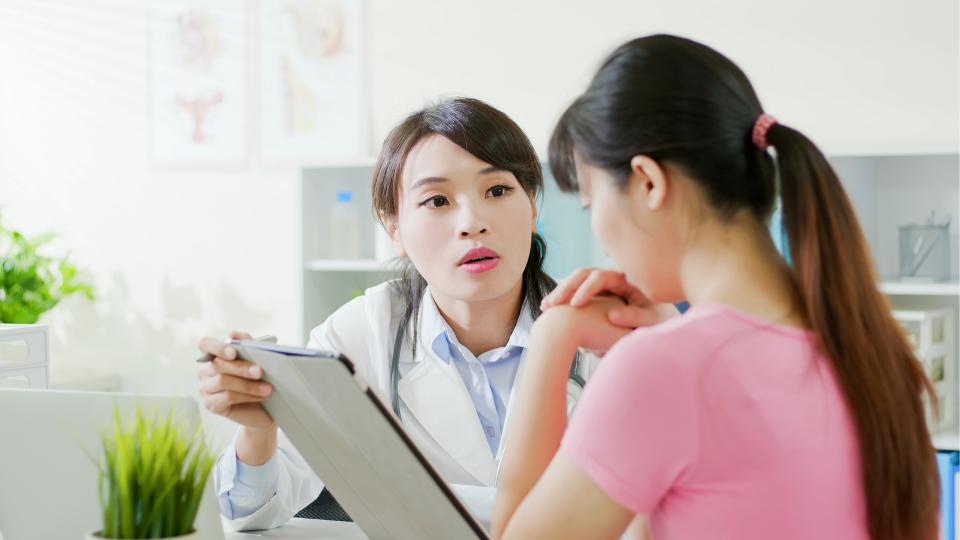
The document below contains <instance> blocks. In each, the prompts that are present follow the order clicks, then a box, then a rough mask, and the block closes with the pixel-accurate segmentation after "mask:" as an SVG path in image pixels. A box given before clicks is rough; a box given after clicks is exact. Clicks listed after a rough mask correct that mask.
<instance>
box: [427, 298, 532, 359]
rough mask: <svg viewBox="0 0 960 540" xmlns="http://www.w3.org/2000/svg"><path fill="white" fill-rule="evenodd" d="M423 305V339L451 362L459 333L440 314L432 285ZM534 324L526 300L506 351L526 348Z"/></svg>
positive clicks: (440, 355) (458, 343)
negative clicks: (432, 293) (432, 292)
mask: <svg viewBox="0 0 960 540" xmlns="http://www.w3.org/2000/svg"><path fill="white" fill-rule="evenodd" d="M421 306H423V307H422V308H421V310H422V311H421V312H420V331H421V333H422V334H421V335H422V336H423V340H424V341H425V342H426V343H428V344H429V345H430V347H431V349H432V350H433V352H434V353H436V355H437V356H439V357H440V358H441V359H442V360H444V361H445V362H449V361H450V358H451V355H452V354H453V353H452V352H451V349H453V348H456V347H457V346H459V345H460V342H459V341H458V340H457V335H456V334H455V333H454V332H453V329H452V328H450V325H449V324H447V321H446V319H444V318H443V315H441V314H440V309H439V308H437V304H436V302H434V300H433V296H432V295H431V294H430V287H426V289H425V290H424V291H423V298H422V299H421ZM532 326H533V313H532V312H531V311H530V305H529V303H528V302H527V301H526V300H524V302H523V307H522V308H521V309H520V316H519V317H518V318H517V323H516V325H514V327H513V332H511V333H510V339H508V340H507V344H506V345H505V346H504V347H503V349H504V350H505V351H510V350H512V349H514V348H520V349H526V348H527V346H528V345H529V343H530V328H531V327H532ZM498 356H502V355H498Z"/></svg>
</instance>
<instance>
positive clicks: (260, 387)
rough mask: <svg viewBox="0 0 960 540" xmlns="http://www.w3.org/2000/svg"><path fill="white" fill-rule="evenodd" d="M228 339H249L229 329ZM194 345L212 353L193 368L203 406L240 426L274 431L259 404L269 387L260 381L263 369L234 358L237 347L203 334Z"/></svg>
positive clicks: (267, 394) (267, 392) (270, 388)
mask: <svg viewBox="0 0 960 540" xmlns="http://www.w3.org/2000/svg"><path fill="white" fill-rule="evenodd" d="M230 338H231V339H253V337H252V336H251V335H250V334H247V333H245V332H231V333H230ZM198 347H199V349H200V350H201V351H203V352H205V353H207V354H209V355H211V356H213V361H212V362H205V363H203V364H201V365H200V367H199V368H197V379H198V381H199V382H198V383H197V389H198V390H199V392H200V397H201V398H202V399H203V405H204V406H205V407H206V408H207V409H208V410H209V411H210V412H213V413H215V414H219V415H221V416H225V417H227V418H229V419H231V420H233V421H234V422H236V423H238V424H240V425H242V426H247V427H250V428H258V429H272V430H274V431H276V424H275V423H274V421H273V419H272V418H270V415H269V414H267V411H266V410H264V408H263V406H262V405H260V402H261V401H263V400H264V399H266V397H267V396H269V395H270V393H271V392H272V390H273V387H272V386H271V385H270V384H268V383H265V382H263V381H261V380H260V378H261V377H263V368H261V367H260V366H258V365H256V364H254V363H252V362H247V361H246V360H241V359H239V358H237V350H236V349H235V348H233V347H231V346H230V345H227V344H225V343H224V342H223V341H222V340H220V339H217V338H213V337H205V338H203V339H201V340H200V343H199V344H198Z"/></svg>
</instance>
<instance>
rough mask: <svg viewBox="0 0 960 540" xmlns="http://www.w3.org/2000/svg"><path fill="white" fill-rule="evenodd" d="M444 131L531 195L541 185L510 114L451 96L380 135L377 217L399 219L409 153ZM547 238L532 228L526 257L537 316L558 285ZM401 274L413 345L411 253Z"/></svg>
mask: <svg viewBox="0 0 960 540" xmlns="http://www.w3.org/2000/svg"><path fill="white" fill-rule="evenodd" d="M433 134H437V135H442V136H444V137H446V138H447V139H449V140H450V141H451V142H452V143H454V144H456V145H457V146H459V147H460V148H463V149H464V150H466V151H467V152H469V153H470V154H472V155H474V156H475V157H477V158H478V159H480V160H481V161H484V162H486V163H489V164H490V165H494V166H496V167H500V168H502V169H505V170H507V171H510V172H511V173H513V175H514V176H515V177H516V179H517V181H518V182H519V183H520V186H521V187H522V188H523V190H524V191H525V192H526V193H527V195H528V196H530V197H531V198H532V199H534V200H536V198H537V196H538V195H539V194H540V192H541V190H542V189H543V171H542V170H541V167H540V161H539V160H538V159H537V153H536V151H534V149H533V146H532V145H531V144H530V140H529V139H527V136H526V135H525V134H524V133H523V130H521V129H520V127H519V126H517V124H516V123H514V121H513V120H511V119H510V117H509V116H507V115H506V114H504V113H502V112H500V111H499V110H497V109H495V108H493V107H491V106H490V105H487V104H486V103H484V102H483V101H480V100H478V99H472V98H463V97H458V98H450V99H445V100H442V101H440V102H439V103H436V104H435V105H431V106H429V107H426V108H424V109H423V110H420V111H417V112H415V113H413V114H411V115H410V116H408V117H407V118H406V119H405V120H404V121H403V122H401V123H400V125H398V126H397V127H395V128H393V130H391V131H390V133H389V134H388V135H387V138H386V139H385V140H384V141H383V148H382V149H381V150H380V156H379V157H378V158H377V164H376V165H375V166H374V172H373V209H374V212H375V213H376V215H377V218H378V219H379V220H380V222H381V223H384V224H385V223H387V222H389V221H394V220H396V219H397V214H398V212H399V206H398V205H399V195H400V187H401V182H400V175H401V172H402V171H403V164H404V161H405V160H406V158H407V154H409V153H410V150H412V149H413V147H414V146H416V144H417V143H418V142H420V141H421V140H422V139H423V138H425V137H427V136H428V135H433ZM546 249H547V246H546V243H545V242H544V241H543V238H541V237H540V235H538V234H536V233H534V234H533V239H532V242H531V244H530V257H529V258H528V259H527V265H526V267H524V270H523V277H522V281H523V288H522V293H521V294H522V298H523V299H525V300H526V301H527V303H528V305H529V306H530V309H531V311H532V313H531V315H532V316H533V317H534V318H536V317H538V316H539V315H540V301H541V300H543V297H544V296H546V295H547V293H549V292H550V290H551V289H553V287H555V286H556V282H555V281H554V280H553V279H552V278H551V277H550V276H548V275H547V274H546V272H544V271H543V262H544V258H545V256H546ZM399 273H400V279H399V280H397V281H395V282H394V286H395V287H397V288H398V290H399V292H400V294H401V297H402V298H403V304H404V305H403V313H404V315H403V316H404V319H403V320H404V321H408V322H409V323H410V324H411V326H412V329H413V332H412V334H411V335H412V340H413V341H412V344H413V348H414V351H415V350H416V343H417V328H418V324H417V322H418V318H419V315H420V301H421V299H422V298H423V293H424V290H425V288H426V286H427V283H426V280H424V279H423V276H421V275H420V273H419V272H418V271H417V269H416V267H414V266H413V263H411V262H410V260H409V259H405V260H403V261H401V263H400V272H399Z"/></svg>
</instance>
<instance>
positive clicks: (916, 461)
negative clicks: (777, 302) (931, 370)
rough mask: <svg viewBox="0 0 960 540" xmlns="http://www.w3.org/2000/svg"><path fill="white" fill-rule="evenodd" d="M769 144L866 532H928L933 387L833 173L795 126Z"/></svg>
mask: <svg viewBox="0 0 960 540" xmlns="http://www.w3.org/2000/svg"><path fill="white" fill-rule="evenodd" d="M767 139H768V141H769V142H770V144H771V145H772V146H773V147H774V148H775V149H776V154H777V164H778V169H779V172H780V189H781V197H782V204H783V220H784V227H785V229H786V231H787V236H788V239H789V244H790V253H791V256H792V260H793V265H794V267H793V275H794V279H795V280H796V286H797V289H798V291H799V293H800V298H801V301H802V303H803V307H804V311H805V313H806V316H807V318H808V320H809V323H810V325H811V327H812V328H813V330H814V332H815V333H816V336H817V340H818V341H819V346H820V347H821V348H822V350H823V351H824V352H825V353H826V355H827V356H828V357H829V358H830V360H831V362H832V364H833V369H834V372H835V374H836V377H837V381H838V382H839V384H840V387H841V388H842V390H843V394H844V396H846V400H847V404H848V406H849V407H850V410H851V413H852V415H853V418H854V421H855V423H856V425H857V434H858V438H859V443H860V458H861V464H862V471H863V484H864V489H865V494H866V502H867V516H868V524H869V530H870V535H871V537H872V538H874V539H876V540H903V539H908V538H909V539H915V538H916V539H920V538H931V539H932V538H936V535H937V507H938V495H939V492H938V489H937V482H936V478H937V476H936V463H935V460H934V453H933V450H932V448H931V442H930V434H929V433H928V431H927V427H926V424H925V422H924V421H923V418H924V410H923V402H922V400H921V398H922V395H923V393H924V391H926V392H927V394H928V395H929V396H930V397H931V400H934V399H935V398H934V397H933V396H934V394H933V389H932V387H931V386H930V382H929V381H928V380H927V378H926V376H925V374H924V372H923V370H922V368H921V365H920V363H919V362H918V361H917V359H916V357H915V356H914V353H913V351H912V349H911V347H910V344H909V342H908V341H907V338H906V336H905V334H904V332H903V329H902V328H901V327H900V326H899V324H898V323H897V321H896V320H894V318H893V316H892V314H891V308H890V305H889V302H888V301H887V299H886V297H885V296H883V295H882V294H881V293H880V291H879V290H878V288H877V276H876V275H875V272H874V270H873V264H872V262H871V259H870V253H869V249H868V247H867V243H866V240H865V239H864V237H863V234H862V233H861V231H860V227H859V224H858V221H857V218H856V216H855V214H854V211H853V207H852V206H851V204H850V201H849V200H848V198H847V195H846V193H845V192H844V190H843V187H842V186H841V184H840V181H839V179H838V178H837V175H836V174H835V173H834V171H833V169H832V168H831V167H830V165H829V164H828V163H827V160H826V158H825V157H824V156H823V154H822V153H821V152H820V151H819V150H818V149H817V147H816V146H815V145H814V144H813V143H812V142H811V141H810V140H809V139H807V138H806V137H805V136H804V135H803V134H801V133H799V132H798V131H796V130H794V129H791V128H789V127H787V126H783V125H780V124H775V125H773V126H772V127H771V128H770V130H769V131H768V134H767Z"/></svg>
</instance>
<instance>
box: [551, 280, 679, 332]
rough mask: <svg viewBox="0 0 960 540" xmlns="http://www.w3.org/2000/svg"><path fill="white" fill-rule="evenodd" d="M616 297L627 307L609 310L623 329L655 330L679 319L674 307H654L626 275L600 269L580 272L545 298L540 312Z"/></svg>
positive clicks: (667, 305) (611, 320) (615, 322)
mask: <svg viewBox="0 0 960 540" xmlns="http://www.w3.org/2000/svg"><path fill="white" fill-rule="evenodd" d="M611 294H612V295H616V296H619V297H620V298H622V299H623V301H624V302H625V303H626V305H624V306H619V307H616V308H613V309H611V310H609V312H608V320H609V321H610V323H612V324H614V325H617V326H622V327H624V328H631V329H633V328H639V327H641V326H653V325H655V324H658V323H661V322H663V321H665V320H667V319H671V318H673V317H676V316H677V315H679V313H678V312H677V308H675V307H674V306H673V305H672V304H654V303H652V302H650V300H648V299H647V297H646V296H644V294H643V293H642V292H640V289H638V288H636V287H634V286H633V285H631V284H630V283H629V282H628V281H627V278H626V276H625V275H624V274H623V272H617V271H614V270H604V269H600V268H580V269H579V270H576V271H574V272H573V273H572V274H570V275H569V276H567V277H566V278H565V279H564V280H563V281H561V282H560V283H559V284H558V285H557V287H556V288H555V289H553V291H551V292H550V294H548V295H547V296H546V297H544V299H543V302H541V303H540V309H542V310H543V311H547V310H548V309H550V308H553V307H556V306H562V305H570V306H573V307H581V306H584V305H586V303H587V302H589V301H590V300H591V299H592V298H595V297H597V296H599V295H611Z"/></svg>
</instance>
